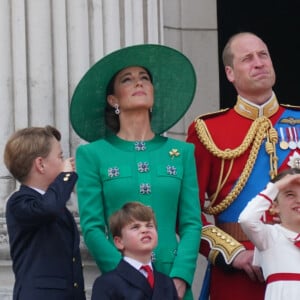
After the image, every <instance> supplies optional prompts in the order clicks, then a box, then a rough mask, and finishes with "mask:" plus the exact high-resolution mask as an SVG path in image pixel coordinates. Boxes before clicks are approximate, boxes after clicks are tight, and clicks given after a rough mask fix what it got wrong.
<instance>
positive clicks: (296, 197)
mask: <svg viewBox="0 0 300 300" xmlns="http://www.w3.org/2000/svg"><path fill="white" fill-rule="evenodd" d="M274 204H275V209H276V210H277V212H278V213H279V215H280V219H281V222H282V223H284V224H285V225H287V226H289V225H291V226H292V225H295V224H300V186H299V184H298V183H291V184H290V185H288V186H287V187H286V188H284V189H282V190H281V191H280V192H279V193H278V196H277V200H276V201H275V202H274Z"/></svg>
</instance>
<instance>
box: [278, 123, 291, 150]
mask: <svg viewBox="0 0 300 300" xmlns="http://www.w3.org/2000/svg"><path fill="white" fill-rule="evenodd" d="M280 137H281V141H280V143H279V147H280V148H281V149H282V150H286V149H288V148H289V144H288V142H287V141H285V140H284V133H283V129H282V127H280Z"/></svg>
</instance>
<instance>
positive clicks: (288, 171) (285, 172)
mask: <svg viewBox="0 0 300 300" xmlns="http://www.w3.org/2000/svg"><path fill="white" fill-rule="evenodd" d="M288 174H291V175H293V174H300V169H298V168H289V169H284V170H283V171H282V172H280V173H278V174H277V176H275V177H274V178H273V179H272V180H271V182H273V183H274V182H276V181H278V180H280V179H281V178H283V177H284V176H286V175H288Z"/></svg>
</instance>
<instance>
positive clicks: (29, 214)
mask: <svg viewBox="0 0 300 300" xmlns="http://www.w3.org/2000/svg"><path fill="white" fill-rule="evenodd" d="M76 180H77V175H76V173H73V172H72V173H61V174H60V175H59V176H58V177H57V178H56V179H55V181H54V182H53V183H52V184H51V185H50V186H49V188H48V190H47V191H46V193H45V194H44V195H41V194H40V193H38V192H37V191H35V190H34V189H31V188H30V187H28V186H24V185H22V186H21V187H20V189H19V190H18V191H16V192H15V193H13V194H12V195H11V197H10V198H9V200H8V202H7V206H6V221H7V229H8V234H9V243H10V253H11V257H12V260H13V271H14V273H15V285H14V293H13V299H14V300H54V299H55V300H75V299H76V300H84V299H85V293H84V282H83V273H82V263H81V257H80V251H79V233H78V229H77V225H76V223H75V221H74V218H73V216H72V215H71V213H70V211H69V210H68V209H67V208H66V202H67V200H68V199H69V197H70V194H71V192H72V190H73V187H74V185H75V183H76Z"/></svg>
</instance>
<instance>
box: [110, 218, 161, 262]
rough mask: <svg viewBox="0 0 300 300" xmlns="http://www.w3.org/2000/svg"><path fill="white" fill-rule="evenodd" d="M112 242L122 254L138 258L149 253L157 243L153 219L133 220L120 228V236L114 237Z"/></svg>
mask: <svg viewBox="0 0 300 300" xmlns="http://www.w3.org/2000/svg"><path fill="white" fill-rule="evenodd" d="M114 242H115V245H116V247H117V248H118V249H119V250H120V251H122V252H123V255H124V256H129V257H133V258H136V259H138V258H139V257H140V256H143V255H148V254H151V252H152V250H153V249H154V248H155V247H156V245H157V231H156V228H155V224H154V222H153V220H151V221H149V222H144V221H138V220H134V221H133V222H132V223H130V224H128V225H126V226H125V227H124V228H123V229H122V236H121V237H115V238H114Z"/></svg>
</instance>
